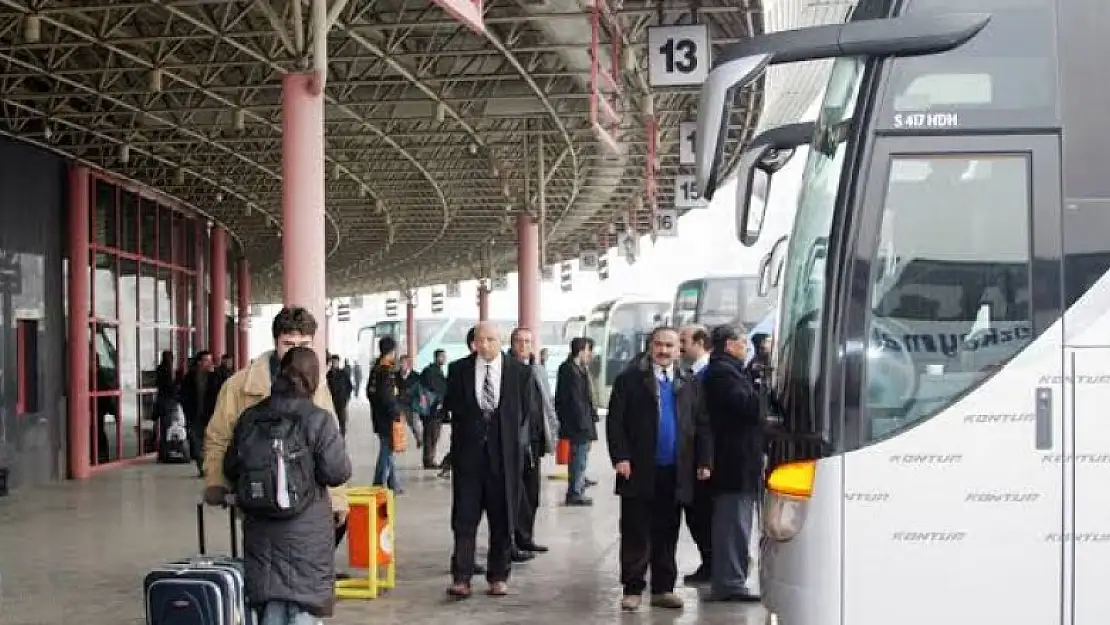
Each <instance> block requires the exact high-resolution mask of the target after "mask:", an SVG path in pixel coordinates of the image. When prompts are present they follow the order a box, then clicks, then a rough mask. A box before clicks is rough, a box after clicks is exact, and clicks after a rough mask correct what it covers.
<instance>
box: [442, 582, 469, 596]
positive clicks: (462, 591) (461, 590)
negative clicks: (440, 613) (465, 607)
mask: <svg viewBox="0 0 1110 625" xmlns="http://www.w3.org/2000/svg"><path fill="white" fill-rule="evenodd" d="M472 592H473V591H471V590H470V584H467V583H466V582H456V583H454V584H451V585H450V586H448V587H447V594H449V595H451V596H452V597H454V598H456V599H468V598H469V597H470V595H471V593H472Z"/></svg>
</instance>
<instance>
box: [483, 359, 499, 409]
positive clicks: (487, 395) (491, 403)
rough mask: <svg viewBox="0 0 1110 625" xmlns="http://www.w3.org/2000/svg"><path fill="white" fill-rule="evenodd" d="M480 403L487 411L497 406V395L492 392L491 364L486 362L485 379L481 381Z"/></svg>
mask: <svg viewBox="0 0 1110 625" xmlns="http://www.w3.org/2000/svg"><path fill="white" fill-rule="evenodd" d="M482 404H483V406H482V407H483V408H485V410H486V411H488V412H493V411H494V410H495V409H496V408H497V396H496V395H494V392H493V365H491V364H489V363H486V381H485V382H483V383H482Z"/></svg>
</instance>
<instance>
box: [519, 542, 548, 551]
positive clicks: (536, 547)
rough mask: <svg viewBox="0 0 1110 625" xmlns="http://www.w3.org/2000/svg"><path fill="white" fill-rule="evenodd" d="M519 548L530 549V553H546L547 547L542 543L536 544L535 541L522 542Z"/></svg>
mask: <svg viewBox="0 0 1110 625" xmlns="http://www.w3.org/2000/svg"><path fill="white" fill-rule="evenodd" d="M520 548H521V549H523V550H525V551H531V552H532V553H547V551H548V549H547V547H545V546H543V545H537V544H536V543H527V544H522V545H521V546H520Z"/></svg>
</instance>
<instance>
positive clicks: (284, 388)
mask: <svg viewBox="0 0 1110 625" xmlns="http://www.w3.org/2000/svg"><path fill="white" fill-rule="evenodd" d="M319 384H320V359H319V358H318V357H317V356H316V352H315V351H314V350H313V349H312V348H309V347H294V348H292V349H290V350H289V351H287V352H285V355H284V356H282V357H281V364H279V365H278V374H277V377H276V378H274V386H273V389H272V390H271V393H272V394H274V395H282V396H286V397H290V396H292V397H312V396H314V395H315V394H316V387H317V386H319Z"/></svg>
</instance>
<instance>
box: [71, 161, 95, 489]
mask: <svg viewBox="0 0 1110 625" xmlns="http://www.w3.org/2000/svg"><path fill="white" fill-rule="evenodd" d="M89 193H90V187H89V170H88V169H86V168H85V167H81V166H73V167H71V168H70V170H69V223H68V226H69V227H68V228H67V231H68V232H69V240H68V241H67V243H68V248H69V249H68V258H69V274H68V277H67V281H68V290H69V318H68V319H67V323H68V324H69V340H68V342H67V345H66V350H67V351H68V361H69V362H68V363H67V366H68V374H69V380H68V389H67V391H66V396H67V403H66V438H68V439H69V449H68V451H67V454H66V456H67V458H66V459H67V467H66V468H67V472H68V474H69V477H70V478H71V479H75V480H83V479H86V478H88V477H89V475H90V474H91V470H90V469H91V468H92V466H91V450H90V449H89V444H90V441H89V435H90V431H91V429H92V419H91V415H90V414H89V369H90V367H89V364H90V363H89V358H90V357H91V355H90V354H89Z"/></svg>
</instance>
